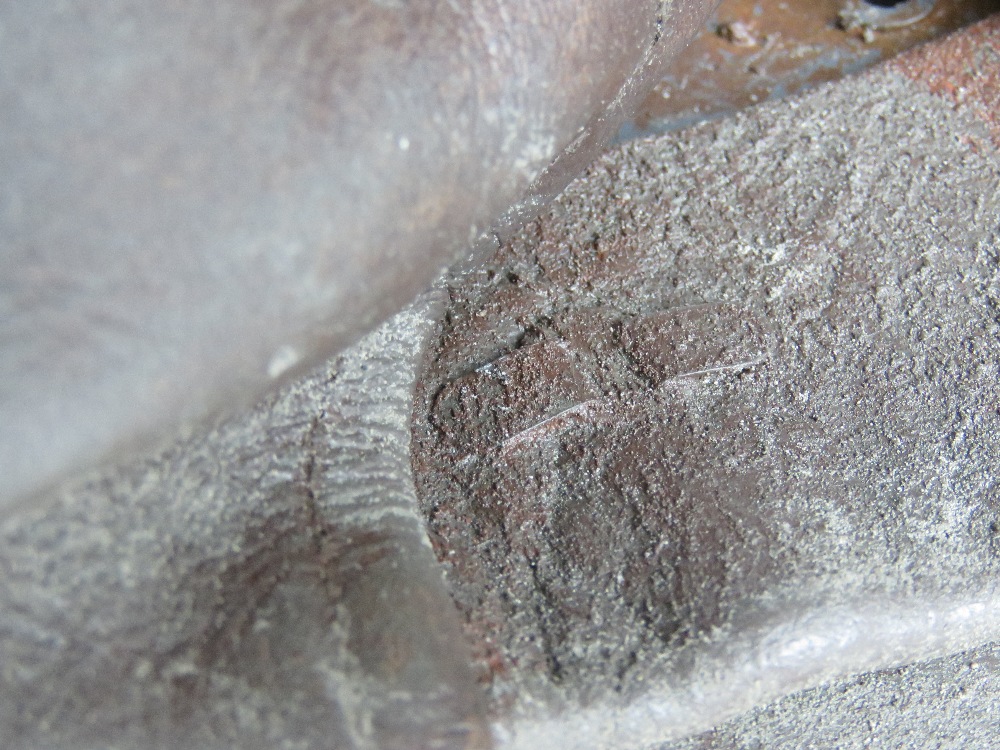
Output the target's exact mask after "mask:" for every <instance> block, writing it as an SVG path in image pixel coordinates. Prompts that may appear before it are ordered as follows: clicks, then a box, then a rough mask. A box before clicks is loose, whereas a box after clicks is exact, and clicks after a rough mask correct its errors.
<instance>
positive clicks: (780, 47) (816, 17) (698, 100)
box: [625, 0, 1000, 135]
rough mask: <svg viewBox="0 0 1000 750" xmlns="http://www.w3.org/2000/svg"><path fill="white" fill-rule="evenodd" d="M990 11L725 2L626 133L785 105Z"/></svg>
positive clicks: (918, 0) (985, 4)
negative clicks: (770, 103) (766, 104)
mask: <svg viewBox="0 0 1000 750" xmlns="http://www.w3.org/2000/svg"><path fill="white" fill-rule="evenodd" d="M997 10H1000V3H998V2H997V0H938V2H936V3H935V2H933V1H932V0H909V1H908V2H903V3H898V4H896V5H895V6H894V7H893V6H892V5H891V4H889V3H886V4H885V5H883V6H880V5H875V4H873V3H869V2H867V1H866V0H816V1H815V2H809V1H805V0H724V1H723V2H722V4H721V5H720V6H719V8H718V10H717V11H716V12H715V14H714V15H713V17H712V19H711V20H710V21H709V22H708V24H707V25H706V26H705V28H704V29H703V30H702V33H701V34H700V35H699V36H698V37H697V38H696V39H695V40H694V41H693V42H692V43H691V46H690V47H688V49H687V50H686V51H685V53H684V55H683V56H681V57H679V58H678V59H677V60H675V61H674V62H673V63H672V64H671V65H670V66H669V68H668V70H667V73H666V74H665V75H664V77H663V80H662V81H661V82H660V83H659V84H658V85H657V86H656V88H655V89H654V91H653V92H652V93H651V94H650V95H649V97H647V98H646V100H645V101H644V102H643V103H642V106H641V107H640V108H639V111H638V113H637V115H636V117H635V119H634V121H633V122H632V123H631V125H630V126H629V127H628V128H627V129H626V131H625V132H626V135H636V134H641V133H651V132H662V131H665V130H671V129H676V128H678V127H683V126H684V125H687V124H692V123H694V122H697V121H698V120H701V119H705V118H710V117H718V116H720V115H722V114H725V113H727V112H734V111H736V110H738V109H741V108H743V107H746V106H748V105H751V104H755V103H757V102H762V101H767V100H769V99H776V98H781V97H784V96H788V95H790V94H794V93H796V92H797V91H801V90H803V89H805V88H808V87H810V86H815V85H816V84H819V83H822V82H825V81H831V80H834V79H837V78H840V77H841V76H844V75H847V74H850V73H856V72H858V71H860V70H862V69H863V68H866V67H868V66H870V65H873V64H875V63H877V62H879V61H881V60H885V59H888V58H891V57H893V56H895V55H898V54H899V53H900V52H902V51H903V50H906V49H908V48H910V47H913V46H915V45H918V44H921V43H923V42H926V41H928V40H931V39H934V38H936V37H939V36H941V35H943V34H946V33H948V32H950V31H954V30H955V29H958V28H960V27H963V26H966V25H968V24H970V23H973V22H974V21H977V20H980V19H982V18H984V17H986V16H987V15H989V14H990V13H993V12H996V11H997Z"/></svg>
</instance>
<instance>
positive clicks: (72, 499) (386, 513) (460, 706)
mask: <svg viewBox="0 0 1000 750" xmlns="http://www.w3.org/2000/svg"><path fill="white" fill-rule="evenodd" d="M429 320H430V316H429V315H428V312H427V308H426V305H424V306H422V307H419V308H414V309H411V310H410V311H409V312H408V313H406V314H403V315H401V316H398V317H397V318H395V319H393V321H391V322H390V323H389V324H387V325H386V326H384V327H383V328H382V329H381V330H379V331H378V332H376V334H373V335H372V336H370V337H368V338H367V339H366V340H365V341H363V342H362V344H361V345H359V346H358V347H355V348H353V349H351V350H349V351H348V352H347V353H345V354H344V355H343V356H342V357H340V358H339V359H337V360H335V361H333V362H331V363H329V364H328V365H327V366H326V367H325V368H323V369H322V370H321V371H320V372H318V373H316V374H314V375H312V376H310V377H309V378H306V379H305V380H302V381H301V382H299V383H297V384H296V385H295V386H293V387H290V388H288V389H286V390H284V391H283V392H282V393H280V394H278V395H277V396H275V397H274V398H272V399H270V400H268V401H267V402H266V403H264V404H262V405H261V406H259V407H258V408H256V409H254V410H253V411H251V412H250V413H248V414H246V415H244V416H242V417H240V418H238V419H234V420H232V421H230V422H227V423H225V424H223V425H221V426H219V427H218V428H216V429H215V430H213V431H212V432H210V433H208V434H206V435H199V436H193V437H191V438H189V439H188V440H186V441H183V442H179V443H178V444H177V445H175V446H174V447H173V448H172V449H170V450H168V451H167V452H165V453H164V454H162V455H160V456H158V457H155V458H150V459H149V460H147V461H144V462H140V463H137V464H135V465H133V466H130V467H126V468H123V469H121V470H118V471H115V472H111V473H108V474H106V475H105V476H103V477H95V478H94V479H92V480H91V481H89V482H86V483H83V484H81V485H80V486H78V487H76V488H75V489H71V490H67V491H66V492H64V493H63V494H62V496H61V497H60V498H59V500H58V502H56V503H55V504H53V505H51V506H50V507H48V508H47V509H45V510H40V509H39V510H35V511H33V512H31V513H25V514H22V515H20V516H17V517H15V518H13V519H8V520H7V522H6V523H5V524H4V525H3V527H2V530H0V531H2V543H0V570H2V571H3V575H2V580H0V665H2V668H0V737H3V741H2V743H0V744H3V746H4V747H5V748H8V749H9V750H15V749H17V748H23V749H24V750H38V749H39V748H47V749H48V750H55V749H56V748H66V749H67V750H69V749H70V748H72V749H73V750H83V749H86V748H95V749H96V748H102V749H108V748H163V749H166V748H205V749H206V750H208V749H209V748H233V747H241V748H261V749H264V748H267V749H268V750H270V749H271V748H285V749H287V750H292V749H293V748H294V749H304V748H337V749H338V750H341V749H343V750H383V749H385V748H392V749H393V750H421V749H424V748H427V749H430V748H434V749H436V750H442V749H444V748H455V749H457V750H465V749H468V750H472V748H483V747H487V746H488V745H489V737H488V732H487V729H486V725H485V723H484V722H483V720H482V712H481V701H480V698H479V695H478V693H477V692H476V691H475V690H474V689H473V687H472V682H471V675H470V673H469V670H468V656H467V652H466V650H465V648H464V644H463V643H462V641H461V636H460V633H459V630H458V627H457V622H456V620H455V616H454V612H453V608H452V605H451V603H450V601H449V600H448V598H447V594H446V593H445V590H444V588H443V585H442V580H441V575H440V572H439V570H438V568H437V566H436V565H435V563H434V559H433V555H432V554H431V551H430V549H429V547H428V545H427V542H426V536H425V534H424V531H423V528H422V524H421V523H420V520H419V518H418V516H417V515H416V514H415V513H414V499H413V488H412V483H411V481H410V478H409V474H408V471H407V454H408V442H409V441H408V432H407V419H406V415H407V413H408V410H409V404H410V397H411V388H412V381H413V357H414V353H415V351H417V350H418V349H419V341H420V340H421V337H422V335H423V331H424V330H425V329H426V326H427V323H428V321H429Z"/></svg>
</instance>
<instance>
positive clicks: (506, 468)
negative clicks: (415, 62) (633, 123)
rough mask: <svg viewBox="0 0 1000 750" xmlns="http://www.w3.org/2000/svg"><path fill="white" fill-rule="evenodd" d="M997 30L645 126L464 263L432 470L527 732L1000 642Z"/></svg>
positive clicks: (446, 532) (447, 549)
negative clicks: (799, 93) (513, 231)
mask: <svg viewBox="0 0 1000 750" xmlns="http://www.w3.org/2000/svg"><path fill="white" fill-rule="evenodd" d="M998 27H1000V23H998V22H997V21H991V22H987V23H985V24H983V25H980V26H977V27H974V28H972V29H970V30H968V31H967V32H965V33H964V34H960V35H959V36H957V37H955V38H952V39H950V40H947V41H945V42H944V43H941V44H937V45H934V46H932V47H927V48H924V49H921V50H919V51H917V52H914V53H913V54H912V55H910V56H909V57H904V58H901V59H900V60H899V61H898V62H895V63H893V64H892V65H889V66H885V67H882V68H880V69H878V70H876V71H874V72H871V73H868V74H866V75H863V76H860V77H857V78H851V79H846V80H844V81H841V82H839V83H838V84H836V85H832V86H828V87H824V88H823V89H822V90H817V91H815V92H813V93H812V94H810V95H807V96H804V97H801V98H792V99H789V100H787V101H785V102H782V103H775V104H771V105H766V106H763V107H760V108H755V109H750V110H746V111H744V112H742V113H740V114H739V115H737V116H735V117H732V118H729V119H725V120H720V121H716V122H712V123H705V124H702V125H700V126H697V127H694V128H691V129H689V130H686V131H683V132H681V133H678V134H675V135H673V136H670V137H662V138H659V139H656V140H648V141H639V142H634V143H632V144H628V145H626V146H624V147H622V148H621V149H619V150H617V151H614V152H612V153H610V154H608V155H606V156H605V157H603V158H601V159H599V160H598V161H597V162H595V164H594V165H592V167H591V168H590V169H589V170H588V172H587V173H586V174H585V175H584V176H583V177H582V178H581V179H579V180H577V181H575V182H574V183H573V184H572V185H571V186H570V187H569V188H568V190H567V191H566V192H565V193H564V194H563V195H562V196H560V197H559V198H558V199H557V201H556V202H555V203H554V204H553V206H552V207H551V209H550V210H548V211H546V213H545V214H544V215H543V216H542V218H540V219H539V220H538V221H536V222H534V223H533V224H531V225H530V226H528V227H526V228H525V229H524V230H523V231H522V232H520V233H518V234H517V235H516V236H515V237H513V238H512V240H511V241H510V242H509V243H507V244H505V245H504V246H503V247H502V248H501V249H500V250H499V251H498V253H497V255H496V256H495V257H494V259H493V260H492V261H491V263H490V264H489V266H488V267H487V268H486V269H484V270H481V271H478V272H476V273H473V274H469V275H467V276H465V277H462V278H458V279H456V280H455V281H454V282H453V284H452V285H451V287H450V288H449V295H448V296H449V300H450V302H449V306H448V308H447V310H446V313H445V315H444V318H443V321H442V323H441V326H440V332H439V335H438V338H437V340H436V341H435V342H434V343H433V344H432V346H431V347H430V350H429V353H428V355H427V358H426V361H425V371H424V374H423V375H422V376H421V379H420V390H419V392H418V399H417V406H416V408H415V420H414V436H415V442H414V467H415V474H416V479H417V485H418V491H419V495H420V498H421V502H422V508H423V511H424V513H425V515H426V518H427V522H428V528H429V530H430V533H431V538H432V540H433V541H434V543H435V549H436V550H437V552H438V555H439V558H440V559H441V561H442V564H444V565H445V566H446V569H447V570H448V571H449V581H450V583H451V586H452V588H453V591H454V594H455V597H456V600H457V601H458V603H459V605H460V606H461V608H462V610H463V612H464V614H465V617H466V629H467V633H468V634H469V637H470V638H471V639H472V641H473V643H474V644H475V652H476V654H477V659H478V662H479V674H480V679H481V680H482V682H483V684H484V686H485V687H486V689H487V690H488V691H489V694H490V696H491V699H492V705H493V710H494V711H495V712H496V713H497V715H498V716H499V723H500V725H501V726H502V727H504V728H505V729H506V730H507V732H508V733H509V734H507V735H506V737H507V740H506V741H507V743H508V744H507V746H509V747H512V748H525V749H527V748H533V747H541V746H548V745H554V744H555V743H559V746H561V747H572V748H595V749H596V748H601V749H602V750H612V749H614V750H617V749H618V748H639V747H650V746H654V743H656V742H658V741H664V740H666V739H669V738H671V737H675V738H676V737H683V736H685V735H687V734H692V733H698V732H700V731H703V730H705V729H708V728H710V727H712V726H714V725H716V724H718V723H720V722H721V721H723V720H724V719H726V718H728V717H730V716H733V715H734V714H737V713H740V712H742V711H745V710H748V709H752V708H754V707H755V706H758V705H760V704H762V703H767V702H769V701H771V700H774V699H776V698H779V697H781V696H784V695H786V694H788V693H790V692H794V691H796V690H799V689H802V688H807V687H812V686H816V685H822V684H824V683H827V682H829V681H837V680H843V679H845V678H846V677H847V676H848V675H850V674H853V673H857V672H859V671H862V672H863V671H865V670H870V669H879V668H886V667H893V666H897V665H900V664H906V663H909V662H911V661H916V660H923V659H929V658H934V657H940V656H943V655H945V654H948V653H951V652H953V651H955V650H957V649H962V648H970V647H975V646H979V645H980V644H982V643H984V642H987V641H990V640H994V639H997V638H1000V587H998V581H1000V537H998V529H1000V504H998V497H1000V495H998V492H997V475H996V467H997V466H998V465H1000V410H998V409H997V404H998V403H1000V390H998V383H1000V379H998V377H997V373H998V372H1000V315H998V310H1000V252H998V248H1000V225H998V223H997V217H998V216H1000V150H998V148H997V145H996V143H995V142H994V141H993V139H992V136H993V134H994V133H995V130H994V120H993V117H994V112H995V110H994V109H993V108H992V107H990V106H988V105H989V103H990V102H992V101H994V97H995V96H996V92H997V91H998V90H1000V86H998V80H997V79H998V72H997V71H998V69H997V67H996V66H994V65H992V60H993V59H994V55H995V51H996V48H995V46H994V45H995V44H996V38H997V37H996V29H997V28H998ZM951 71H954V72H955V75H952V74H951ZM963 90H964V91H965V93H959V92H961V91H963ZM984 694H985V695H989V694H990V693H989V692H988V691H987V692H986V693H984ZM800 705H812V706H813V710H814V711H822V707H817V706H816V704H815V702H813V703H812V704H810V703H808V701H807V700H805V699H804V700H803V703H802V704H800ZM540 707H544V708H540ZM955 715H956V716H959V715H960V714H958V713H956V714H955ZM872 717H873V719H877V718H878V715H877V713H875V712H873V713H872ZM913 718H914V721H915V722H918V723H919V720H921V718H922V716H921V715H914V717H913ZM956 721H960V719H956ZM904 729H905V727H903V728H899V727H897V728H896V731H903V730H904ZM955 731H956V732H957V733H958V736H962V735H961V732H962V731H963V730H962V727H961V726H956V727H955ZM986 731H989V727H988V726H986V725H984V724H982V723H980V724H976V725H973V726H970V727H969V734H968V735H967V737H968V738H974V737H982V736H983V732H986ZM992 731H993V732H994V733H995V731H996V728H995V725H994V726H993V730H992ZM726 736H729V735H726V734H723V735H722V737H723V741H722V744H721V745H713V744H711V743H710V742H708V741H707V740H706V742H708V744H707V745H706V746H708V747H715V746H720V747H725V746H726V745H725V742H724V738H725V737H726ZM994 736H996V735H995V734H994ZM911 739H912V741H913V743H915V744H913V745H911V746H914V747H921V746H923V745H922V744H921V743H922V742H923V741H924V740H925V739H926V737H921V736H919V735H914V736H913V737H912V738H911ZM803 744H809V743H808V741H806V742H804V743H803ZM901 744H902V743H901ZM696 746H697V745H696Z"/></svg>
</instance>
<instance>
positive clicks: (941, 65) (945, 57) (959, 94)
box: [891, 15, 1000, 146]
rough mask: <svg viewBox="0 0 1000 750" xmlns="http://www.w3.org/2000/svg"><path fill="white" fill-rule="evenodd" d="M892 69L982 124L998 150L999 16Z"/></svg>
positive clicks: (910, 56)
mask: <svg viewBox="0 0 1000 750" xmlns="http://www.w3.org/2000/svg"><path fill="white" fill-rule="evenodd" d="M891 67H892V68H893V69H894V70H896V71H897V72H899V73H902V74H903V75H905V76H906V77H907V78H910V79H911V80H913V81H916V82H917V83H920V84H922V85H924V86H926V87H927V88H928V89H930V90H931V91H932V92H933V93H935V94H937V95H939V96H941V97H944V98H945V99H947V100H948V101H950V102H951V103H952V104H954V105H955V107H956V108H961V109H964V110H966V111H967V112H969V113H971V114H973V115H974V116H975V117H976V118H978V119H979V120H982V121H983V122H984V123H985V124H986V126H987V127H988V128H989V131H990V134H991V136H992V139H993V143H994V144H995V145H997V146H1000V15H997V16H993V17H991V18H989V19H987V20H985V21H983V22H981V23H978V24H976V25H975V26H971V27H969V28H968V29H965V30H964V31H962V32H961V33H958V34H954V35H952V36H950V37H948V38H946V39H944V40H942V41H940V42H936V43H934V44H928V45H926V46H924V47H920V48H919V49H916V50H913V51H911V52H909V53H907V54H906V55H903V56H901V57H899V58H898V59H897V60H894V61H893V62H892V63H891Z"/></svg>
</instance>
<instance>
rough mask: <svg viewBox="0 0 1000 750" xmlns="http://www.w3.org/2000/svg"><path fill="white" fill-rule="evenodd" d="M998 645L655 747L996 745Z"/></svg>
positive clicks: (784, 704)
mask: <svg viewBox="0 0 1000 750" xmlns="http://www.w3.org/2000/svg"><path fill="white" fill-rule="evenodd" d="M997 705H1000V646H998V645H997V644H989V645H985V646H983V647H981V648H977V649H973V650H971V651H966V652H963V653H960V654H955V655H954V656H949V657H946V658H942V659H935V660H932V661H929V662H923V663H920V664H914V665H911V666H908V667H901V668H899V669H890V670H885V671H881V672H875V673H871V674H866V675H860V676H858V677H854V678H852V679H850V680H845V681H843V682H838V683H834V684H832V685H826V686H824V687H820V688H815V689H813V690H807V691H804V692H802V693H798V694H796V695H793V696H789V697H788V698H786V699H784V700H781V701H778V702H777V703H775V704H773V705H770V706H766V707H762V708H759V709H755V710H753V711H751V712H749V713H748V714H747V715H746V716H742V717H740V718H739V719H737V720H734V721H732V722H729V723H727V724H725V725H723V726H721V727H719V728H718V729H716V730H714V731H711V732H708V733H706V734H703V735H700V736H698V737H692V738H690V739H688V740H684V741H682V742H678V743H671V744H669V745H664V746H662V747H660V748H659V750H733V749H734V748H740V749H741V750H771V749H772V748H774V749H775V750H783V749H784V748H801V747H812V748H843V750H855V749H857V750H860V748H870V747H895V748H937V750H946V749H947V750H965V748H973V747H974V748H987V747H995V746H996V744H997V738H998V736H1000V719H998V717H997V712H996V707H997Z"/></svg>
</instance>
